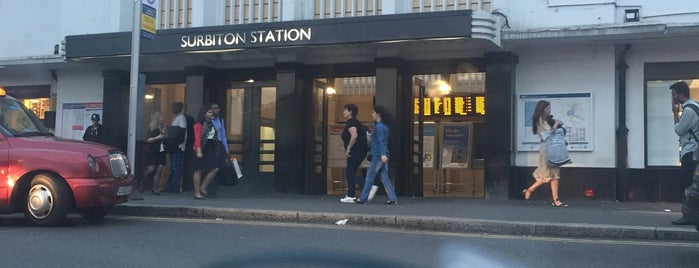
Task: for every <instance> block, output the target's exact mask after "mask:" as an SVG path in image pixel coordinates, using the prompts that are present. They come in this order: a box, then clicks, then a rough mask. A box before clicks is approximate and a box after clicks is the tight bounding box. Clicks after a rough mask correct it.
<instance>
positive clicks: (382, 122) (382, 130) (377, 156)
mask: <svg viewBox="0 0 699 268" xmlns="http://www.w3.org/2000/svg"><path fill="white" fill-rule="evenodd" d="M371 117H373V118H374V120H376V125H375V126H374V131H373V132H372V133H371V140H370V144H371V150H370V152H369V155H370V156H371V164H370V165H369V169H368V170H367V174H366V179H365V180H366V181H365V183H364V188H363V189H362V194H361V195H360V196H359V198H358V199H355V202H356V203H357V204H366V202H367V199H368V198H369V192H370V191H371V186H372V185H374V179H375V178H376V175H377V174H380V175H381V182H382V183H383V185H384V188H385V189H386V194H387V195H388V201H386V205H395V204H397V203H398V197H397V196H396V191H395V190H394V189H393V184H391V179H390V178H389V177H388V155H389V154H388V136H389V134H390V130H389V129H388V123H389V120H390V114H389V113H388V110H387V109H386V107H383V106H376V107H374V111H373V112H372V113H371Z"/></svg>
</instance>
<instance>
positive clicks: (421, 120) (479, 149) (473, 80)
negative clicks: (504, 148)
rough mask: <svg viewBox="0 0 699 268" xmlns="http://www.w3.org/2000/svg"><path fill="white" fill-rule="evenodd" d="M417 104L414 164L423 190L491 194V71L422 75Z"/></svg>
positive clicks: (416, 80)
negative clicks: (487, 126) (487, 151)
mask: <svg viewBox="0 0 699 268" xmlns="http://www.w3.org/2000/svg"><path fill="white" fill-rule="evenodd" d="M413 104H414V109H413V111H414V112H413V118H414V124H413V126H414V128H413V139H412V144H413V148H412V149H413V158H414V159H413V161H412V162H413V166H412V167H411V168H412V171H413V172H412V176H418V178H419V177H420V176H421V179H422V182H423V195H424V196H425V197H430V196H434V197H466V198H483V197H485V185H484V183H485V182H484V165H483V164H484V145H485V137H484V136H482V135H481V133H483V132H484V131H483V126H484V124H483V122H484V121H485V74H484V73H456V74H446V75H444V74H439V75H416V76H414V77H413ZM420 162H421V163H422V165H421V166H420V165H419V163H420ZM420 173H421V175H418V174H420Z"/></svg>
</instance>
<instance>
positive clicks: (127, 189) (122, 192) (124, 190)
mask: <svg viewBox="0 0 699 268" xmlns="http://www.w3.org/2000/svg"><path fill="white" fill-rule="evenodd" d="M131 188H132V186H121V187H119V190H117V195H127V194H130V193H131Z"/></svg>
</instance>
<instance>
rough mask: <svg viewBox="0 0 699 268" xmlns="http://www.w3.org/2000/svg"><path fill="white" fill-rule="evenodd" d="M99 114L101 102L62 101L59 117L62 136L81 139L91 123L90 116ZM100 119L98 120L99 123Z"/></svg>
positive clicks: (100, 113)
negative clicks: (61, 110) (61, 111)
mask: <svg viewBox="0 0 699 268" xmlns="http://www.w3.org/2000/svg"><path fill="white" fill-rule="evenodd" d="M92 114H99V115H100V118H103V117H102V103H101V102H89V103H64V104H63V116H62V118H61V122H62V123H61V127H62V129H61V133H62V136H63V137H64V138H67V139H74V140H82V139H83V134H85V130H86V129H87V127H89V126H90V125H92V121H91V120H90V116H91V115H92ZM101 123H102V121H100V124H101Z"/></svg>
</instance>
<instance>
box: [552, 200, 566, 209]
mask: <svg viewBox="0 0 699 268" xmlns="http://www.w3.org/2000/svg"><path fill="white" fill-rule="evenodd" d="M556 202H558V205H556ZM551 205H552V206H554V207H557V208H567V207H568V204H566V203H563V202H561V200H558V199H556V200H553V201H551Z"/></svg>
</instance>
